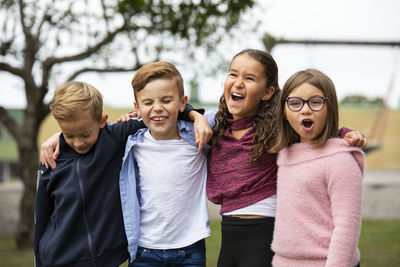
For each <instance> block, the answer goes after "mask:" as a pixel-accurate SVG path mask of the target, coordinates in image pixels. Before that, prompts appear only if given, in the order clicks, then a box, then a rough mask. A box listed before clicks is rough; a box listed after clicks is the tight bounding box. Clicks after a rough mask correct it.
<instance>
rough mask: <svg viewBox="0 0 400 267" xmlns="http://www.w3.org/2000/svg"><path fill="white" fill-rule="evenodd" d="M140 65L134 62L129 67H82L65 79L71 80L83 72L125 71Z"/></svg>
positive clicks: (133, 69) (135, 68) (132, 69)
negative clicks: (133, 64)
mask: <svg viewBox="0 0 400 267" xmlns="http://www.w3.org/2000/svg"><path fill="white" fill-rule="evenodd" d="M141 66H142V65H141V64H136V65H135V66H133V67H131V68H103V69H98V68H83V69H80V70H78V71H75V72H74V73H73V74H72V75H71V76H70V77H69V78H68V79H67V81H72V80H74V79H75V78H76V77H78V76H79V75H81V74H82V73H85V72H103V73H105V72H127V71H135V70H137V69H138V68H140V67H141Z"/></svg>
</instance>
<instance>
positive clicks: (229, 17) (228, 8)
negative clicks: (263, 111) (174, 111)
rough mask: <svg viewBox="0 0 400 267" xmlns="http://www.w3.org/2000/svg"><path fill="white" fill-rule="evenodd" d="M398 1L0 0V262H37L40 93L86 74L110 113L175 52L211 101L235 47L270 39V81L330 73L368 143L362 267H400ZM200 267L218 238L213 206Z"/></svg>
mask: <svg viewBox="0 0 400 267" xmlns="http://www.w3.org/2000/svg"><path fill="white" fill-rule="evenodd" d="M399 11H400V1H398V0H380V1H378V0H364V1H361V0H354V1H345V0H337V1H333V0H325V1H317V0H297V1H295V0H280V1H277V0H263V1H261V0H258V1H253V0H242V1H239V0H213V1H203V0H182V1H180V0H169V1H162V0H160V1H150V0H143V1H134V0H120V1H116V0H82V1H80V0H74V1H72V0H63V1H61V0H55V1H50V0H39V1H37V0H36V1H33V0H30V1H29V0H28V1H26V0H24V1H22V0H21V1H13V0H0V84H1V87H0V88H1V89H0V90H1V91H0V92H1V93H2V95H1V97H0V225H1V227H0V266H33V258H32V257H33V256H32V251H31V244H32V242H31V239H32V229H33V220H32V218H33V203H34V197H35V182H36V180H35V170H36V168H37V164H38V157H37V156H38V147H39V144H41V143H42V142H43V141H44V140H46V139H47V138H48V137H50V136H51V135H52V134H53V133H54V132H56V131H58V130H59V129H58V126H57V124H56V122H55V121H54V119H52V118H51V116H50V115H49V109H48V102H49V101H50V99H51V98H52V95H53V92H54V90H55V88H57V87H58V86H60V85H61V84H63V83H65V82H66V81H69V80H81V81H85V82H88V83H91V84H92V85H94V86H95V87H96V88H98V89H99V90H100V91H101V92H102V94H103V96H104V104H105V112H106V113H108V114H109V118H110V121H111V122H114V121H115V120H116V119H117V118H118V117H119V116H120V115H121V114H124V113H126V112H127V111H129V110H130V109H131V108H132V107H133V104H132V103H133V100H134V98H133V92H132V89H131V86H130V81H131V78H132V76H133V74H134V72H135V70H137V69H138V68H139V67H140V66H141V65H143V64H145V63H147V62H150V61H156V60H167V61H171V62H172V63H174V64H175V65H176V66H177V67H178V69H179V70H180V71H181V73H182V76H183V78H184V81H185V91H186V94H187V95H188V96H189V102H190V103H191V104H192V105H194V106H196V107H206V108H209V107H215V106H216V105H217V102H218V99H219V97H220V96H221V94H222V92H223V82H224V79H225V75H226V72H227V69H228V66H229V63H230V60H231V59H232V57H233V56H234V55H235V54H236V53H238V52H239V51H241V50H243V49H245V48H256V49H262V50H267V51H269V52H270V53H271V54H272V55H273V57H274V58H275V60H276V62H277V64H278V67H279V75H280V77H279V84H280V86H281V87H283V84H284V83H285V81H286V79H287V78H288V77H289V76H290V75H291V74H293V73H294V72H296V71H298V70H300V69H305V68H318V69H320V70H322V71H323V72H325V73H326V74H327V75H328V76H330V77H331V78H332V80H333V82H334V83H335V85H336V89H337V93H338V97H339V101H340V126H346V127H348V128H351V129H357V130H360V131H362V132H363V133H364V134H365V135H366V136H367V137H368V142H369V145H368V147H367V149H366V152H367V154H366V155H367V170H366V173H365V177H364V189H363V190H364V191H363V229H362V234H361V239H360V248H361V253H362V262H361V263H362V265H363V266H400V253H398V251H400V198H399V197H398V196H399V193H400V109H399V108H400V62H399V61H400V16H399V15H398V14H399ZM209 208H210V216H211V218H212V220H213V223H212V229H213V234H212V236H211V237H210V238H209V239H208V240H207V247H208V248H207V253H208V254H207V257H208V266H215V258H216V257H217V255H218V249H219V242H220V241H219V220H220V217H219V215H218V213H219V208H218V207H216V206H214V205H211V204H210V206H209Z"/></svg>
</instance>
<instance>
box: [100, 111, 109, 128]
mask: <svg viewBox="0 0 400 267" xmlns="http://www.w3.org/2000/svg"><path fill="white" fill-rule="evenodd" d="M107 120H108V115H107V114H103V115H102V116H101V119H100V128H104V126H106V123H107Z"/></svg>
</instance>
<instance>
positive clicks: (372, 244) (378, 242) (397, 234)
mask: <svg viewBox="0 0 400 267" xmlns="http://www.w3.org/2000/svg"><path fill="white" fill-rule="evenodd" d="M211 231H212V233H211V237H209V238H207V240H206V245H207V266H209V267H215V266H216V265H217V259H218V252H219V246H220V238H221V236H220V224H219V222H212V223H211ZM359 248H360V250H361V266H362V267H377V266H378V267H389V266H400V253H399V251H400V221H397V220H396V221H375V220H363V224H362V230H361V238H360V243H359ZM0 262H1V264H0V265H1V266H7V267H28V266H33V252H32V250H26V251H22V252H21V251H18V250H16V248H15V243H14V240H13V239H12V237H11V236H0ZM121 266H127V264H126V263H125V264H123V265H121Z"/></svg>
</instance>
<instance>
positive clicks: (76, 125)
mask: <svg viewBox="0 0 400 267" xmlns="http://www.w3.org/2000/svg"><path fill="white" fill-rule="evenodd" d="M57 122H58V125H59V126H60V128H61V131H62V133H63V136H64V139H65V141H66V142H67V144H68V145H69V146H70V147H71V148H72V149H74V150H75V151H76V152H77V153H79V154H86V153H88V152H89V151H90V149H92V147H93V146H94V144H95V143H96V142H97V138H98V137H99V131H100V128H103V127H104V126H105V124H106V122H107V115H103V116H102V118H101V120H100V121H96V120H94V119H93V115H92V112H91V111H89V110H86V111H84V112H82V113H80V114H79V115H78V116H76V117H75V118H73V119H68V120H60V119H58V120H57Z"/></svg>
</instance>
